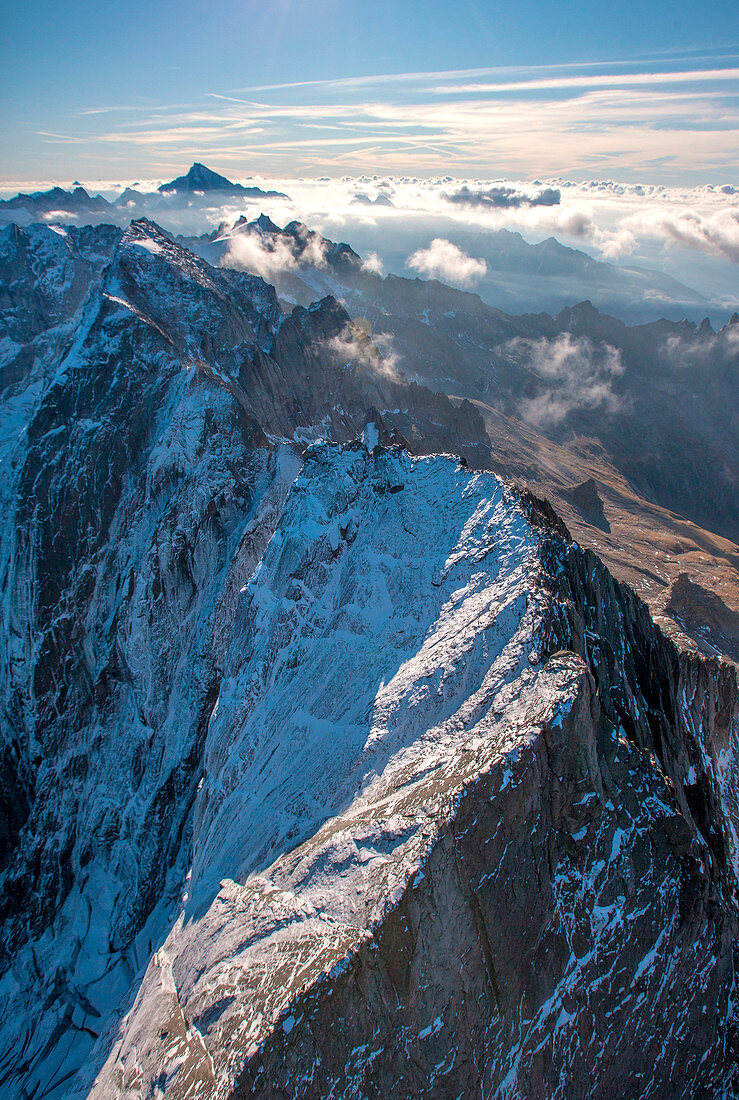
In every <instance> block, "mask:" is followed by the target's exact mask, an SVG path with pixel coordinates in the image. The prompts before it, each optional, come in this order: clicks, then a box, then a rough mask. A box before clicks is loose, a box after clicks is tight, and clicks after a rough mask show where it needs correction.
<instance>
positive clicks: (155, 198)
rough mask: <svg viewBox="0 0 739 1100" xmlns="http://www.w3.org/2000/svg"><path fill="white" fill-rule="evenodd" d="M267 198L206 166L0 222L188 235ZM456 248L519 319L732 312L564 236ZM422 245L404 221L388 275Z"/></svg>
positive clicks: (77, 189)
mask: <svg viewBox="0 0 739 1100" xmlns="http://www.w3.org/2000/svg"><path fill="white" fill-rule="evenodd" d="M257 201H258V202H260V204H262V205H266V204H270V203H273V202H279V203H281V204H284V203H285V202H286V201H289V197H288V196H287V195H285V194H284V193H282V192H280V191H271V190H262V189H261V188H260V187H256V186H253V187H246V186H243V185H242V184H238V183H233V182H232V181H231V180H229V179H227V178H226V177H225V176H222V175H220V174H219V173H217V172H214V171H212V170H211V169H210V168H208V167H206V166H205V165H204V164H200V163H197V162H196V163H195V164H193V165H192V166H191V168H190V169H189V171H188V172H186V173H185V174H184V175H182V176H178V177H177V178H176V179H173V180H170V181H169V182H168V183H163V184H161V186H160V187H158V188H157V190H156V191H152V192H142V191H140V190H138V189H137V188H136V187H127V188H126V189H125V190H124V191H123V192H122V193H121V194H120V195H119V196H118V197H117V198H116V199H114V200H112V201H109V200H108V199H106V198H104V197H103V196H102V195H90V194H89V193H88V192H87V191H86V190H85V189H84V187H82V186H80V185H79V184H78V183H74V184H73V185H72V187H71V188H70V189H69V190H65V189H63V188H61V187H53V188H51V189H50V190H48V191H38V192H34V193H32V194H19V195H16V196H14V197H13V198H10V199H6V200H5V201H0V224H3V223H8V222H12V223H14V224H17V225H28V224H31V223H33V222H35V221H45V222H52V221H58V222H60V223H61V224H75V225H84V224H95V223H102V222H108V223H112V224H114V225H118V226H120V227H121V228H125V227H126V226H127V225H128V224H129V223H130V221H131V220H132V219H135V218H139V217H152V218H154V219H155V220H156V221H157V223H158V224H160V225H162V226H163V227H164V228H165V229H168V230H169V231H171V232H173V233H178V232H182V229H183V225H185V222H187V223H188V224H189V225H195V219H196V217H197V218H199V217H200V214H199V212H200V211H201V210H203V209H207V210H210V211H212V209H213V208H214V207H217V206H219V205H222V206H224V208H227V210H228V213H229V214H231V215H232V214H233V211H234V207H235V206H236V207H237V206H238V203H239V202H243V203H244V204H245V206H248V205H249V204H253V203H255V202H257ZM354 203H355V205H368V204H369V205H384V206H387V205H388V203H389V205H392V203H391V202H389V200H386V199H385V198H383V197H381V196H380V197H378V199H376V200H374V201H372V200H370V199H369V198H368V196H366V195H364V194H362V193H359V194H358V195H357V197H356V198H355V200H354ZM247 213H249V212H248V211H247ZM245 220H249V218H248V217H246V218H245ZM365 232H367V230H365ZM414 234H415V236H414ZM455 243H456V244H458V245H459V246H460V247H462V248H465V249H466V250H467V251H468V252H469V253H470V254H471V255H481V254H482V253H483V252H484V256H485V259H486V262H487V272H486V274H485V275H484V277H483V278H482V279H481V281H480V283H479V285H478V287H477V289H478V292H479V294H480V295H481V297H482V298H483V299H484V300H485V301H487V302H488V303H489V304H491V305H495V306H498V307H499V308H501V309H505V310H507V311H509V312H514V313H521V312H525V311H527V310H532V309H546V310H547V311H549V312H555V313H556V312H558V311H559V310H561V309H562V308H564V307H565V306H567V305H571V304H572V303H573V302H576V301H580V300H582V299H584V298H588V299H590V300H591V301H592V302H593V303H594V304H595V305H596V306H597V307H598V308H599V309H602V310H605V311H607V312H610V313H613V314H615V315H616V316H619V317H621V318H622V319H623V320H626V321H629V322H632V323H637V322H644V321H650V320H653V319H655V318H656V317H660V316H667V317H669V318H670V319H672V320H679V319H681V318H682V317H686V316H689V317H691V318H693V319H696V318H698V319H699V318H700V317H701V316H703V315H704V314H705V313H710V314H711V315H712V316H713V317H714V318H716V317H717V316H720V314H721V312H723V311H724V310H725V307H724V306H722V305H721V306H720V305H718V304H717V303H714V302H711V301H710V300H707V299H706V298H705V297H704V295H702V294H701V293H700V292H699V291H697V290H695V289H694V288H692V287H689V286H686V285H685V284H684V283H681V282H680V281H679V280H677V279H674V278H672V277H671V276H670V275H667V274H665V273H664V272H661V271H657V270H654V269H650V268H646V267H636V266H625V265H624V266H622V265H619V264H612V263H607V262H605V261H603V260H596V259H595V258H594V257H592V256H590V255H588V254H587V253H586V252H583V251H582V250H580V249H575V248H569V247H567V246H565V245H563V244H562V243H561V242H560V241H558V240H557V239H556V238H554V237H548V238H547V239H546V240H544V241H540V242H537V243H533V244H530V243H529V242H528V241H526V240H525V239H524V238H523V237H522V236H521V234H520V233H516V232H511V231H509V230H506V229H499V230H495V231H486V232H485V233H484V234H483V233H481V232H480V231H479V230H467V229H465V228H464V227H463V226H460V227H455ZM373 247H374V246H373ZM416 247H418V227H417V225H415V227H410V226H406V225H404V224H403V223H402V221H400V222H399V224H397V225H396V226H394V230H393V234H392V239H391V240H390V241H389V242H388V249H387V256H386V257H385V267H386V269H388V270H390V271H393V272H395V273H396V274H399V275H400V274H406V273H408V272H409V269H408V268H407V266H406V263H407V257H408V255H409V254H410V252H411V251H412V250H413V249H415V248H416ZM214 254H215V253H214Z"/></svg>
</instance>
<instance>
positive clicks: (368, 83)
mask: <svg viewBox="0 0 739 1100" xmlns="http://www.w3.org/2000/svg"><path fill="white" fill-rule="evenodd" d="M78 121H79V123H80V125H79V129H77V130H76V129H75V128H70V130H69V132H64V133H62V132H60V131H59V130H56V131H55V133H54V135H53V136H50V135H40V136H41V139H42V140H43V141H47V142H64V143H67V144H69V143H74V142H75V141H77V142H79V143H80V145H84V146H85V150H86V151H87V150H89V148H90V143H91V139H94V142H95V143H97V144H99V146H100V147H102V148H106V147H107V148H111V147H115V148H116V149H117V150H119V151H120V153H121V155H128V156H130V157H133V156H134V155H135V154H137V153H139V154H140V153H141V152H143V153H144V154H145V155H146V156H148V157H149V158H150V163H151V166H152V167H154V161H155V159H157V153H159V156H158V159H157V164H156V167H157V168H159V167H160V166H161V168H162V170H163V169H164V167H165V165H164V163H163V161H164V160H165V159H166V162H167V163H171V159H172V158H173V157H174V155H175V154H176V153H177V152H180V153H181V155H182V156H183V157H184V156H185V155H186V153H187V152H188V151H189V150H191V149H194V148H197V149H198V150H199V152H200V153H201V154H202V156H210V157H212V158H216V157H219V158H221V159H223V160H225V161H236V160H240V161H241V163H242V164H243V165H245V166H246V165H248V166H249V169H250V170H251V171H252V172H253V171H257V172H262V173H268V174H278V173H283V174H296V173H297V174H300V173H306V174H307V173H315V174H318V173H321V172H328V173H330V174H332V175H335V174H336V162H337V158H339V157H340V158H341V159H340V161H339V163H340V164H341V165H342V167H345V168H346V170H347V172H355V173H359V172H362V171H366V169H367V167H368V166H369V165H370V164H371V165H372V166H373V167H375V168H376V169H377V170H379V171H383V172H387V173H394V174H397V173H404V174H414V175H420V176H424V175H432V174H433V175H437V174H439V172H442V171H444V170H447V171H449V172H450V174H453V175H455V176H461V175H469V174H480V175H489V174H490V172H491V169H492V168H493V166H494V168H495V171H496V172H499V173H500V174H502V175H506V176H509V177H518V178H529V179H530V178H533V177H535V176H547V177H551V176H554V175H569V176H570V177H571V176H573V175H575V174H577V175H579V176H580V177H581V178H587V177H591V178H593V177H597V176H599V175H602V174H603V170H604V168H607V170H608V172H609V174H613V175H619V176H621V178H624V179H629V178H631V179H636V178H639V179H649V178H652V179H656V178H660V179H663V180H665V179H667V180H670V181H671V182H678V181H680V180H685V181H688V180H691V179H692V180H694V181H697V179H698V177H699V174H700V175H702V177H703V179H705V178H706V176H708V177H709V178H716V177H717V176H718V175H720V174H721V173H726V174H727V175H728V174H729V173H733V171H735V167H736V149H737V147H738V146H739V66H738V65H736V64H733V65H729V64H726V65H721V66H720V65H718V64H717V63H716V61H715V60H713V62H712V64H710V65H706V64H703V65H698V64H696V62H695V60H694V63H693V65H692V66H690V67H689V66H687V64H686V63H685V62H681V63H680V64H679V65H678V64H676V63H674V62H673V63H672V64H671V65H669V64H666V63H665V62H664V61H655V62H652V63H651V64H649V65H648V64H646V63H644V64H643V65H642V66H641V67H640V68H639V69H638V70H637V69H636V68H635V66H634V65H633V64H631V65H629V64H627V63H621V64H618V63H615V64H611V65H602V64H599V65H595V64H584V65H578V66H569V67H568V66H558V67H557V68H556V69H551V68H550V69H542V68H536V69H534V68H529V69H500V68H499V69H470V70H454V71H450V72H446V73H443V72H427V73H397V74H390V75H367V76H356V77H340V78H337V79H335V80H321V81H302V82H296V83H292V84H289V83H285V84H275V85H255V86H253V87H250V88H246V89H236V90H231V91H229V90H223V91H220V90H215V91H213V92H212V93H211V94H210V95H209V96H207V97H206V98H205V99H204V100H203V101H201V102H200V103H198V104H191V105H182V104H170V105H168V106H165V107H162V108H157V109H151V110H149V111H148V112H147V111H146V110H144V109H136V110H134V109H133V108H125V109H121V110H120V111H116V110H115V109H114V108H113V107H111V106H106V107H97V106H94V105H91V106H90V107H89V108H88V109H87V110H86V112H85V113H84V114H81V115H80V116H79V118H78ZM688 132H689V133H690V141H689V142H688V141H686V140H685V134H686V133H688ZM160 150H165V151H166V156H165V157H163V156H162V154H161V152H159V151H160ZM139 159H140V158H139ZM142 167H146V166H142Z"/></svg>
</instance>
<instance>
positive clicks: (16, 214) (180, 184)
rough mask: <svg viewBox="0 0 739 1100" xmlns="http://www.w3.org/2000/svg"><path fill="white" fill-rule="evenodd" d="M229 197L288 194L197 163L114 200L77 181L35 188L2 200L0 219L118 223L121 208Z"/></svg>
mask: <svg viewBox="0 0 739 1100" xmlns="http://www.w3.org/2000/svg"><path fill="white" fill-rule="evenodd" d="M226 197H239V198H245V199H286V198H287V195H285V194H283V192H281V191H263V190H262V188H261V187H243V186H242V185H241V184H240V183H232V182H231V180H228V179H226V177H225V176H220V175H219V174H218V173H217V172H213V171H211V169H210V168H206V166H205V165H204V164H199V163H197V162H196V163H195V164H193V165H192V167H191V168H190V170H189V171H188V172H186V173H185V175H184V176H178V177H177V179H173V180H170V182H169V183H163V184H162V185H161V186H160V187H158V188H157V190H156V191H138V190H136V189H135V188H132V187H126V189H125V190H124V191H123V192H121V194H120V195H119V197H118V198H117V199H115V200H114V201H113V202H109V201H108V199H106V198H104V197H103V196H102V195H90V194H89V193H88V192H87V191H86V190H85V188H84V187H82V186H81V184H79V183H77V182H76V181H75V183H73V184H72V186H71V188H70V190H68V191H67V190H65V189H64V188H63V187H52V188H51V189H50V190H48V191H34V192H32V193H31V194H24V193H23V192H21V193H20V194H18V195H15V196H14V197H13V198H11V199H5V200H3V201H0V222H11V221H12V222H19V221H20V222H22V223H27V222H32V221H36V220H37V219H39V218H42V219H44V220H50V217H53V216H55V215H56V216H58V217H59V219H60V220H62V221H65V222H66V221H69V220H76V221H80V220H81V219H89V218H90V217H94V216H96V215H99V216H100V217H98V219H97V220H98V221H102V220H104V219H105V218H106V217H111V218H112V219H114V220H115V221H117V222H118V221H120V220H121V213H120V212H121V211H125V214H123V215H122V216H123V218H124V219H125V218H129V219H130V217H131V216H132V214H134V212H135V210H136V209H137V208H141V209H142V210H143V209H146V210H152V209H158V210H165V209H166V207H167V200H171V199H172V198H176V199H178V200H180V201H185V202H188V203H193V202H195V203H197V202H198V200H201V199H207V201H208V202H213V201H217V200H218V199H219V198H226Z"/></svg>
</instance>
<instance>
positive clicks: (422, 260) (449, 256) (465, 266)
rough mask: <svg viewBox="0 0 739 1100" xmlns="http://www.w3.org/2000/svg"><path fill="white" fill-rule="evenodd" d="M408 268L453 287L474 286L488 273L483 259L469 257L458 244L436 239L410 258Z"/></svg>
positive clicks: (441, 238) (440, 238)
mask: <svg viewBox="0 0 739 1100" xmlns="http://www.w3.org/2000/svg"><path fill="white" fill-rule="evenodd" d="M408 267H411V268H413V269H414V270H415V271H420V272H421V274H422V275H428V276H429V277H430V278H434V279H442V280H443V281H444V282H446V283H451V284H452V286H464V287H466V286H472V284H473V283H476V282H477V281H478V279H482V277H483V276H484V275H485V274H486V273H487V270H488V265H487V263H486V262H485V260H483V259H475V257H474V256H468V255H467V253H466V252H463V251H462V249H461V248H458V247H457V245H456V244H452V242H451V241H447V240H445V239H444V238H443V237H435V238H434V239H433V241H432V242H431V244H430V245H429V246H428V248H419V249H418V251H417V252H414V253H413V255H412V256H409V257H408Z"/></svg>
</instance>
